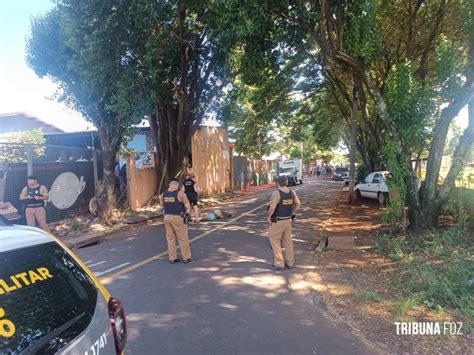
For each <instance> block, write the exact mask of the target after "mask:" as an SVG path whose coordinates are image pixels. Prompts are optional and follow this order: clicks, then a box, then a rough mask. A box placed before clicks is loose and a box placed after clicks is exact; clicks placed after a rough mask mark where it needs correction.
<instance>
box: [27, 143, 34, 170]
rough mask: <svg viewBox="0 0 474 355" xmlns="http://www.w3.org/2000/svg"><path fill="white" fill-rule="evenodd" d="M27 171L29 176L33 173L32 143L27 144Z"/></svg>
mask: <svg viewBox="0 0 474 355" xmlns="http://www.w3.org/2000/svg"><path fill="white" fill-rule="evenodd" d="M26 173H27V175H28V176H30V175H33V147H32V146H31V144H27V146H26Z"/></svg>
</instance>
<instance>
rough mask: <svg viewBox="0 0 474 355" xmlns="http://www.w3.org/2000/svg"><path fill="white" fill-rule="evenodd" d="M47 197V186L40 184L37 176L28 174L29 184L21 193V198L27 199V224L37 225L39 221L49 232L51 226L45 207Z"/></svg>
mask: <svg viewBox="0 0 474 355" xmlns="http://www.w3.org/2000/svg"><path fill="white" fill-rule="evenodd" d="M47 199H48V190H47V189H46V187H45V186H44V185H40V184H38V178H37V177H36V176H34V175H30V176H28V183H27V186H25V187H24V188H23V190H22V191H21V193H20V200H21V201H26V208H25V217H26V224H28V225H29V226H30V227H35V226H36V222H38V225H39V226H40V228H41V229H43V230H44V231H46V232H49V227H48V225H47V224H46V209H45V208H44V201H46V200H47Z"/></svg>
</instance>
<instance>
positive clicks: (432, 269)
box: [377, 227, 474, 320]
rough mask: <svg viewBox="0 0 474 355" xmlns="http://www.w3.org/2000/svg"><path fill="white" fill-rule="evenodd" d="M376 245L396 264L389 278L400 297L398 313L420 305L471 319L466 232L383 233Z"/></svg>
mask: <svg viewBox="0 0 474 355" xmlns="http://www.w3.org/2000/svg"><path fill="white" fill-rule="evenodd" d="M377 247H378V249H379V251H380V252H382V253H384V254H386V255H388V256H389V257H390V258H391V259H392V260H393V261H395V262H396V263H397V268H396V272H394V273H393V275H392V279H393V283H394V285H396V286H397V287H398V288H400V289H401V290H402V294H403V296H404V299H403V300H402V301H400V302H399V303H397V305H396V310H397V313H398V314H399V315H400V316H403V315H405V314H406V313H407V312H408V311H409V310H410V309H411V308H413V307H414V305H415V304H420V305H424V306H426V307H428V308H430V309H433V310H439V309H443V308H446V309H448V310H450V311H453V312H455V313H457V314H460V315H463V316H466V317H468V318H469V319H471V320H474V258H473V255H474V248H473V245H472V240H470V239H469V238H468V233H466V232H463V231H462V230H461V229H459V228H456V227H453V228H451V229H449V230H446V231H443V232H439V231H435V232H429V233H426V234H424V235H413V236H411V237H409V238H407V239H401V238H398V237H392V236H390V235H384V236H382V237H381V238H380V239H379V240H378V242H377Z"/></svg>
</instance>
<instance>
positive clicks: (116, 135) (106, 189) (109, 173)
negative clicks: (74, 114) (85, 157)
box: [98, 118, 123, 226]
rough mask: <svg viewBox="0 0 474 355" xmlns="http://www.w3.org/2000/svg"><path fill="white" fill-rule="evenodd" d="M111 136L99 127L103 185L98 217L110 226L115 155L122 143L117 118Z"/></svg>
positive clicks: (113, 196) (113, 201)
mask: <svg viewBox="0 0 474 355" xmlns="http://www.w3.org/2000/svg"><path fill="white" fill-rule="evenodd" d="M117 121H118V122H116V126H115V128H114V130H113V133H112V134H111V133H110V132H109V131H108V130H107V128H105V127H104V126H99V127H98V131H99V137H100V144H101V147H102V160H103V184H102V191H101V193H100V196H99V197H98V199H99V206H101V208H99V217H100V219H101V221H102V222H103V223H104V224H106V225H108V226H111V225H112V211H113V209H114V208H115V202H116V201H115V166H116V164H117V153H118V149H119V147H120V144H121V141H122V133H123V132H122V129H121V128H120V122H119V118H117Z"/></svg>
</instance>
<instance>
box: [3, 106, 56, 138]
mask: <svg viewBox="0 0 474 355" xmlns="http://www.w3.org/2000/svg"><path fill="white" fill-rule="evenodd" d="M38 128H42V129H43V132H44V133H61V132H64V131H63V130H61V129H59V128H58V127H56V126H53V125H52V124H49V123H46V122H44V121H42V120H40V119H39V118H38V117H35V116H31V115H28V114H26V113H24V112H15V113H2V114H0V136H6V135H8V134H10V133H13V132H21V131H29V130H32V129H38Z"/></svg>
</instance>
